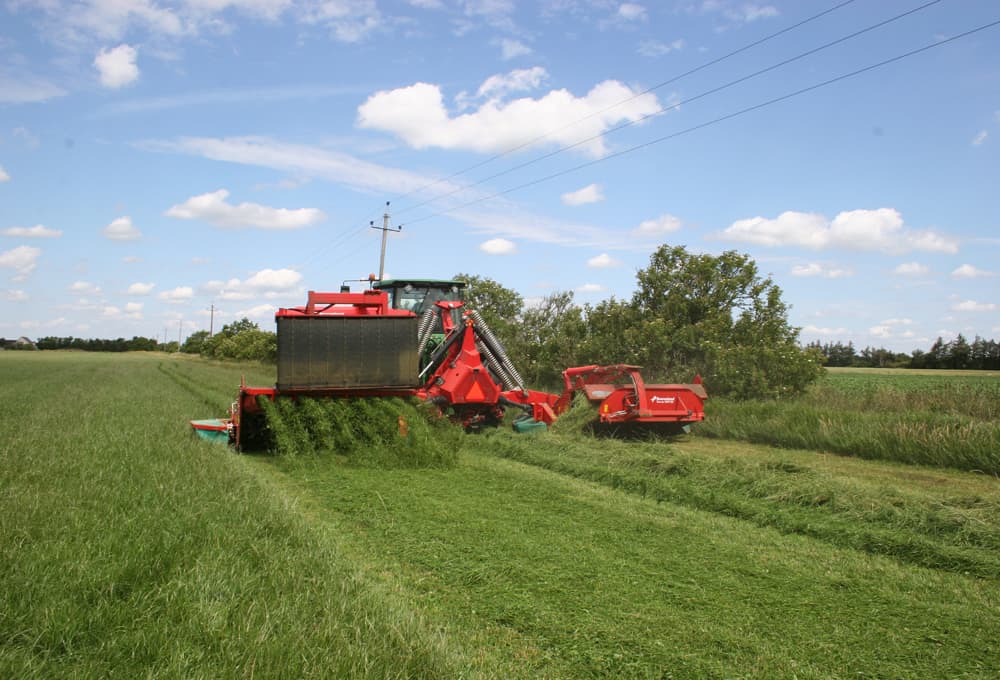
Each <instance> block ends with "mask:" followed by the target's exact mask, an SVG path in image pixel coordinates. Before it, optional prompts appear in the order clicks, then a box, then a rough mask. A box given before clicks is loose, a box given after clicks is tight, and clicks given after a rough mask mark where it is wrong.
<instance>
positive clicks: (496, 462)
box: [0, 353, 1000, 678]
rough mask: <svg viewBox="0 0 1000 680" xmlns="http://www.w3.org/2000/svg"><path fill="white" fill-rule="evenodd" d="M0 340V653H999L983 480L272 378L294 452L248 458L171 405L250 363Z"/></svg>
mask: <svg viewBox="0 0 1000 680" xmlns="http://www.w3.org/2000/svg"><path fill="white" fill-rule="evenodd" d="M14 354H15V353H6V354H3V353H0V396H2V397H3V399H0V427H2V428H3V430H2V432H3V434H4V437H3V438H0V583H2V585H3V588H2V589H0V677H105V676H120V677H150V676H157V677H159V676H165V677H178V678H182V677H183V678H188V677H218V676H226V677H228V676H248V677H281V678H283V677H378V678H383V677H387V678H391V677H399V678H403V677H407V678H408V677H447V678H452V677H473V678H474V677H484V678H501V677H502V678H536V677H549V678H588V677H595V678H596V677H632V678H785V677H788V678H791V677H796V678H841V677H842V678H848V677H869V678H938V677H941V678H994V677H997V675H998V674H1000V646H998V641H997V636H996V631H997V630H1000V578H998V576H1000V500H998V499H1000V493H998V491H1000V482H998V480H997V479H996V478H995V477H991V476H986V475H975V474H971V473H965V472H957V471H950V470H944V469H934V468H927V467H920V466H914V465H899V464H893V463H885V462H875V461H868V460H862V459H858V458H852V457H841V456H830V455H820V454H817V453H816V452H815V451H800V450H780V449H774V448H770V447H764V446H755V445H751V444H746V443H741V442H735V441H724V440H716V439H710V438H706V437H687V438H681V439H679V440H676V441H673V442H669V443H664V442H655V441H654V442H629V443H625V442H616V441H609V440H600V439H594V438H591V437H588V436H585V435H582V434H581V433H580V432H579V429H580V428H579V427H576V426H579V425H580V424H581V423H579V422H577V423H575V425H576V426H574V421H573V420H572V418H570V419H567V420H566V421H564V423H563V425H562V426H561V427H557V428H554V430H553V431H552V432H549V433H543V434H540V435H535V436H517V435H514V434H513V433H512V432H510V431H509V430H507V429H504V430H500V431H496V432H492V433H487V434H484V435H480V436H458V435H457V432H456V429H457V428H456V429H447V428H446V429H444V430H441V429H438V428H439V427H440V424H439V423H434V422H433V421H427V420H426V419H424V420H419V421H418V420H415V419H414V418H406V421H407V423H408V424H409V425H411V426H413V425H414V423H418V424H417V425H416V426H413V427H410V428H409V429H408V431H407V433H406V436H405V437H403V438H400V434H399V423H398V414H396V413H395V411H394V410H393V409H394V408H401V407H400V405H399V404H389V403H378V402H374V403H368V402H366V403H364V404H352V403H350V402H341V403H339V405H336V406H334V405H330V404H328V403H312V404H311V403H310V402H309V401H304V402H303V403H301V404H299V405H298V408H291V404H289V403H284V402H282V401H281V400H279V402H278V403H277V404H276V405H275V408H276V409H278V416H279V418H278V419H277V420H275V423H276V424H277V427H278V428H279V429H280V428H281V427H282V426H287V428H288V431H287V432H286V433H285V434H286V436H287V443H286V446H289V447H292V448H290V449H288V450H286V451H285V455H278V456H267V455H254V456H241V455H237V454H235V453H232V452H231V451H229V450H227V449H225V448H224V447H219V446H217V445H212V444H209V443H207V442H202V441H199V440H197V439H196V438H195V437H194V436H193V434H192V433H191V432H190V428H189V427H188V425H187V420H188V419H192V418H204V417H212V416H221V415H222V414H223V413H224V412H225V410H226V409H227V408H228V405H229V403H230V401H231V400H232V399H233V397H234V395H235V388H236V385H237V383H238V381H239V373H240V372H241V371H243V370H247V371H248V376H247V378H248V381H249V382H251V383H253V384H258V385H268V384H273V381H274V375H273V372H271V371H270V370H268V369H266V368H264V367H248V368H246V369H244V368H242V367H240V366H236V365H223V364H213V363H208V362H203V361H199V360H195V359H186V358H179V357H172V356H167V355H158V354H148V355H124V356H123V355H99V354H74V353H37V354H30V355H29V354H27V353H16V354H17V356H12V355H14ZM330 409H342V410H343V411H342V412H340V411H338V412H337V413H334V412H333V411H331V410H330ZM282 410H283V412H282ZM345 414H346V416H347V417H344V416H345ZM331 416H339V417H337V418H336V422H331ZM391 416H397V417H396V418H393V417H391ZM580 419H581V420H582V417H581V418H580ZM345 424H346V425H350V428H349V429H345V428H344V427H343V426H344V425H345ZM383 426H385V427H383ZM306 434H308V435H309V437H308V441H309V442H310V443H308V444H307V443H304V442H305V439H304V438H305V435H306ZM276 439H277V437H276ZM421 447H426V451H429V452H435V451H436V452H438V453H439V454H440V452H442V451H447V452H449V453H448V455H447V459H446V460H445V461H444V463H443V464H442V463H441V461H438V460H436V459H434V458H433V456H432V457H431V458H426V459H425V458H421V457H420V456H418V455H416V454H415V453H414V451H419V450H420V449H421ZM411 449H412V450H411Z"/></svg>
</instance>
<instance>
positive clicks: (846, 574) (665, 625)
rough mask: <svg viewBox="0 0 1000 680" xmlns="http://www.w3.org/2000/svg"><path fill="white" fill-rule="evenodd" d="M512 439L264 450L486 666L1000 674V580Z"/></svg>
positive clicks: (556, 670)
mask: <svg viewBox="0 0 1000 680" xmlns="http://www.w3.org/2000/svg"><path fill="white" fill-rule="evenodd" d="M500 440H510V441H517V442H528V441H529V439H527V438H520V439H518V438H516V436H515V435H513V434H511V433H508V432H497V433H496V434H495V435H494V436H493V437H490V438H488V439H487V438H469V440H467V446H466V448H465V449H464V453H463V455H462V456H461V457H460V460H459V465H458V466H457V467H456V468H454V469H449V470H389V471H386V470H373V469H370V468H350V467H344V466H338V465H331V464H325V465H324V464H318V463H317V464H308V465H303V464H302V461H301V460H296V459H274V458H271V459H258V460H256V461H255V462H257V463H258V464H259V465H261V467H262V468H263V469H264V470H270V471H271V474H273V475H275V479H276V480H277V482H276V483H278V484H280V485H282V486H284V488H286V490H287V493H288V494H289V495H290V496H293V497H295V498H296V499H297V500H298V502H299V503H301V504H302V506H303V507H304V508H307V509H308V511H309V512H310V514H311V515H312V516H314V517H315V518H316V519H317V521H321V522H324V523H327V524H328V525H329V526H331V527H332V528H333V529H334V530H335V531H336V532H338V533H340V534H342V535H343V536H344V537H345V541H346V542H348V543H350V546H349V547H348V548H347V550H349V551H350V552H351V554H352V555H354V556H355V557H356V559H357V560H358V561H359V562H366V563H367V564H368V569H369V570H370V573H372V574H377V575H379V577H380V578H382V579H383V580H384V582H385V583H386V585H387V587H390V588H392V589H394V590H396V591H397V592H399V593H401V595H402V596H404V597H406V598H408V600H409V602H411V603H412V605H413V606H414V607H415V608H419V609H420V610H421V611H422V612H423V613H424V616H425V617H426V619H427V620H428V622H429V623H431V624H436V625H437V626H439V627H440V629H441V630H442V632H443V633H444V634H445V635H446V636H447V637H448V639H450V640H452V641H453V643H454V644H455V645H457V646H460V647H464V648H472V649H479V653H478V654H475V655H472V656H471V657H470V659H471V661H472V663H473V665H472V667H471V668H470V671H471V672H474V673H476V674H479V675H485V676H488V677H510V678H521V677H523V678H534V677H552V678H562V677H566V678H590V677H593V678H597V677H634V678H664V677H672V678H734V677H740V678H776V677H797V678H837V677H845V678H846V677H893V678H924V677H927V678H929V677H965V678H988V677H993V676H994V675H995V674H996V673H997V672H998V671H1000V656H998V654H1000V649H998V646H997V640H996V637H995V635H994V631H995V629H996V628H997V626H1000V609H998V592H997V585H996V581H995V580H993V579H977V578H971V577H969V576H965V575H964V574H960V573H954V572H951V571H946V570H931V569H923V568H919V567H914V566H913V565H911V564H907V563H905V562H902V561H899V560H896V559H889V558H886V557H880V556H873V555H871V554H869V553H866V552H864V551H857V550H851V549H845V548H840V547H837V546H835V545H831V544H830V543H829V542H828V541H825V540H815V539H814V538H811V537H808V536H801V535H789V534H783V533H781V532H778V531H775V530H773V529H771V528H768V527H761V526H757V525H756V524H755V523H753V522H747V521H744V520H743V519H740V518H734V517H726V516H724V514H722V513H718V512H705V511H702V510H698V509H693V508H690V507H685V506H684V505H682V504H676V503H673V502H670V501H664V502H655V501H654V500H652V499H651V498H641V497H639V496H638V495H637V494H632V493H623V490H622V489H621V488H617V489H616V488H610V487H609V486H606V485H604V484H595V483H592V482H591V481H589V480H586V479H579V478H574V477H572V476H569V475H566V474H561V473H556V472H553V471H550V470H545V469H541V468H539V467H536V466H530V465H524V464H522V463H519V462H517V461H514V460H509V459H506V458H504V457H501V456H498V455H496V454H495V453H493V451H494V449H495V447H497V446H498V445H500ZM534 441H535V443H536V444H537V443H539V442H540V441H541V440H540V439H539V440H534ZM560 445H562V446H565V447H570V448H572V451H571V452H568V453H578V454H585V451H583V450H582V449H583V448H584V447H587V446H590V442H587V443H581V442H570V441H566V440H563V441H562V443H561V444H560ZM856 463H857V464H858V465H859V466H861V467H863V466H865V465H868V463H864V462H857V461H856ZM706 491H707V490H706Z"/></svg>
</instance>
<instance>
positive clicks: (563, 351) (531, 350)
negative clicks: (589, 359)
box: [509, 291, 586, 386]
mask: <svg viewBox="0 0 1000 680" xmlns="http://www.w3.org/2000/svg"><path fill="white" fill-rule="evenodd" d="M520 326H521V331H520V334H519V336H518V338H517V341H516V342H515V343H514V344H513V346H512V347H511V348H509V349H510V351H511V354H512V355H513V356H514V357H515V359H516V364H517V366H518V367H519V369H520V370H521V373H522V376H523V377H524V379H525V380H526V381H527V382H528V384H530V385H548V386H557V385H560V384H561V380H562V378H561V376H562V372H563V370H565V369H566V368H568V367H569V366H572V365H575V364H577V363H579V358H580V348H581V342H582V340H583V339H584V337H585V335H586V324H585V322H584V319H583V310H581V309H580V307H578V306H577V305H575V304H573V293H572V291H565V292H556V293H553V294H551V295H548V296H546V297H544V298H542V301H541V303H539V304H538V305H537V306H534V307H531V308H529V309H526V310H525V311H524V314H523V316H522V320H521V324H520Z"/></svg>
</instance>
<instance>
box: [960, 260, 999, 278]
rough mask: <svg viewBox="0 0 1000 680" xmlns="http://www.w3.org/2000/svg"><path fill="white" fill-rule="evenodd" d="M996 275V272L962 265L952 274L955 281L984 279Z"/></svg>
mask: <svg viewBox="0 0 1000 680" xmlns="http://www.w3.org/2000/svg"><path fill="white" fill-rule="evenodd" d="M996 275H997V274H996V272H988V271H985V270H983V269H978V268H977V267H974V266H972V265H971V264H963V265H960V266H959V267H957V268H956V269H955V271H953V272H952V273H951V276H952V278H955V279H982V278H988V277H990V276H996Z"/></svg>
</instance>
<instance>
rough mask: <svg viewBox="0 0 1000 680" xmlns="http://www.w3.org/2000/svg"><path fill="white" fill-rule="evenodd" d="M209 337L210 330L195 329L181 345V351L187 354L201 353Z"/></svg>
mask: <svg viewBox="0 0 1000 680" xmlns="http://www.w3.org/2000/svg"><path fill="white" fill-rule="evenodd" d="M208 338H209V334H208V331H195V332H194V333H192V334H191V335H189V336H188V337H187V339H186V340H185V341H184V344H183V345H181V351H182V352H184V353H185V354H201V350H202V347H204V345H205V341H206V340H208Z"/></svg>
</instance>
